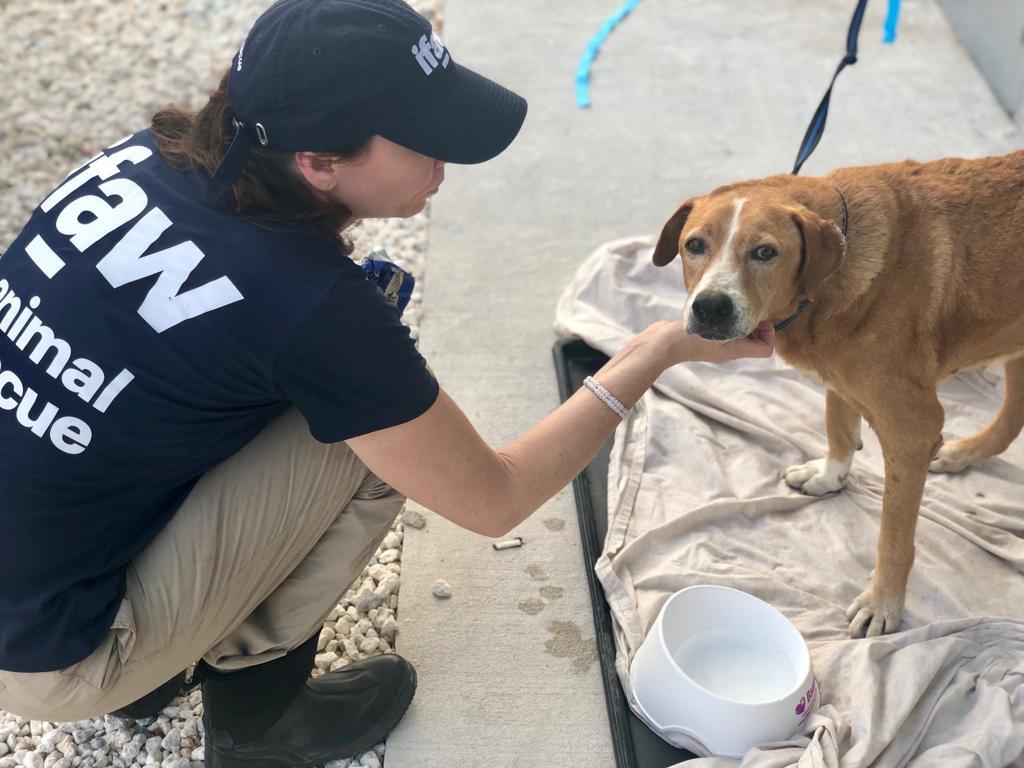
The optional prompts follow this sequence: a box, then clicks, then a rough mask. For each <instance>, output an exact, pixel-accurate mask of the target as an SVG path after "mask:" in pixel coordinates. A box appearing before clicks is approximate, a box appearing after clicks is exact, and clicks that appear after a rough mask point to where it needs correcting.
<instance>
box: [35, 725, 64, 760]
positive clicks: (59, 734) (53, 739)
mask: <svg viewBox="0 0 1024 768" xmlns="http://www.w3.org/2000/svg"><path fill="white" fill-rule="evenodd" d="M63 738H64V731H59V730H50V731H47V732H46V734H45V735H44V736H43V738H42V739H41V740H40V741H39V746H40V747H49V749H47V750H46V753H47V754H49V753H50V752H52V751H53V750H54V749H56V747H57V742H59V741H60V740H61V739H63Z"/></svg>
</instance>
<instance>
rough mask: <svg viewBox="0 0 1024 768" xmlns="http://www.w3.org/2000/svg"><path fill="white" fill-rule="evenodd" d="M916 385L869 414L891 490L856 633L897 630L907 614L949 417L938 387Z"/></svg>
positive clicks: (852, 612) (853, 615) (854, 623)
mask: <svg viewBox="0 0 1024 768" xmlns="http://www.w3.org/2000/svg"><path fill="white" fill-rule="evenodd" d="M914 390H915V388H913V387H910V386H908V387H907V388H906V389H904V390H903V391H904V392H906V393H908V394H910V395H911V396H907V397H898V398H893V399H889V400H887V401H885V402H884V403H880V404H879V408H878V410H875V411H873V412H872V413H870V414H869V420H870V421H871V426H872V427H873V428H874V430H875V432H876V433H877V435H878V440H879V442H880V443H881V446H882V455H883V457H884V459H885V491H884V493H883V495H882V520H881V525H880V528H879V532H878V555H877V562H876V563H875V570H874V572H873V573H872V574H871V582H870V583H869V585H868V588H867V589H866V590H864V592H862V593H861V595H860V596H859V597H858V598H857V599H856V600H854V601H853V604H852V605H851V606H850V608H849V610H848V611H847V618H848V619H849V620H850V637H877V636H878V635H882V634H885V633H887V632H894V631H895V630H896V628H897V627H898V626H899V623H900V616H901V615H902V613H903V601H904V597H905V595H906V590H907V578H908V577H909V576H910V568H911V566H912V565H913V563H914V529H915V527H916V525H917V513H918V509H919V507H920V506H921V495H922V494H923V493H924V483H925V478H926V477H927V476H928V465H929V463H930V462H931V459H932V456H933V455H934V454H935V449H936V446H937V445H938V442H939V441H940V440H941V439H942V420H943V413H942V406H941V405H940V404H939V401H938V398H937V397H936V395H935V392H934V391H932V392H922V391H920V389H919V388H917V391H916V394H915V392H914ZM888 396H889V397H890V398H891V397H892V393H891V392H890V393H889V395H888Z"/></svg>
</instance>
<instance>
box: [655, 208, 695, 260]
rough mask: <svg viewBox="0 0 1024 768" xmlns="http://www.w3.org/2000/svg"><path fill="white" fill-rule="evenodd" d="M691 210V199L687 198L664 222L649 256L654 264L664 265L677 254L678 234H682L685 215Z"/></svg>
mask: <svg viewBox="0 0 1024 768" xmlns="http://www.w3.org/2000/svg"><path fill="white" fill-rule="evenodd" d="M692 210H693V200H687V201H686V202H685V203H683V204H682V205H680V206H679V208H677V209H676V212H675V213H673V214H672V217H671V218H670V219H669V220H668V221H667V222H666V224H665V226H664V227H663V228H662V230H661V237H659V238H658V244H657V245H656V246H655V247H654V255H653V256H652V257H651V261H653V262H654V266H656V267H664V266H665V265H666V264H669V263H671V262H672V260H673V259H674V258H675V257H676V256H678V255H679V235H680V234H682V231H683V227H684V226H685V225H686V217H687V216H689V215H690V211H692Z"/></svg>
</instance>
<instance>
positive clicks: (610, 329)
mask: <svg viewBox="0 0 1024 768" xmlns="http://www.w3.org/2000/svg"><path fill="white" fill-rule="evenodd" d="M650 244H651V241H650V240H649V239H645V238H632V239H628V240H622V241H618V242H615V243H610V244H608V245H606V246H604V247H602V248H600V249H599V250H598V251H597V252H595V253H594V254H593V255H592V256H591V257H590V258H589V259H588V260H587V261H586V262H585V263H584V264H583V265H582V266H581V267H580V269H579V271H578V273H577V275H576V277H575V279H574V280H573V282H572V283H571V284H570V285H569V286H568V288H567V289H566V291H565V293H564V295H563V297H562V299H561V301H560V304H559V307H558V312H557V321H556V330H557V332H558V333H559V335H561V336H565V337H568V336H575V337H580V338H583V339H584V340H586V341H587V342H588V343H589V344H590V345H591V346H593V347H595V348H597V349H600V350H601V351H603V352H605V353H606V354H609V355H610V354H612V353H614V352H615V351H616V350H617V349H618V348H619V347H620V346H621V345H622V344H623V343H624V342H625V341H626V339H628V338H629V337H630V336H631V335H632V334H634V333H636V332H637V331H639V330H641V329H642V328H644V327H646V326H647V325H649V324H650V323H652V322H654V321H656V320H662V319H671V318H675V317H678V314H679V308H680V307H681V306H682V305H683V301H684V296H685V289H684V287H683V284H682V274H681V269H680V266H679V263H678V262H676V263H674V264H673V265H672V266H670V267H667V268H665V269H657V268H655V267H653V266H652V265H651V263H650V258H649V250H650V248H649V246H650ZM781 333H785V331H784V330H783V331H781ZM1002 386H1003V382H1002V371H1001V369H998V368H991V369H984V370H981V371H975V372H971V373H964V374H961V375H958V376H956V377H954V378H953V379H950V380H949V381H947V382H945V383H944V384H943V386H942V387H941V389H940V397H941V400H942V403H943V405H944V407H945V409H946V426H945V430H944V435H945V437H946V438H947V439H950V438H956V437H963V436H967V435H970V434H973V433H974V432H975V431H977V430H978V429H979V428H981V427H982V426H984V425H985V424H986V423H987V422H988V421H989V420H990V419H991V418H992V417H993V416H994V415H995V413H996V411H997V410H998V408H999V404H1000V402H1001V399H1002ZM824 419H825V393H824V390H823V389H821V388H820V387H819V386H817V385H815V384H814V383H811V382H810V381H808V380H806V379H805V378H803V377H802V376H801V375H799V374H798V373H797V372H795V371H794V370H793V369H792V368H790V367H789V366H787V365H786V364H785V363H784V362H783V361H782V360H781V359H779V358H775V359H772V360H767V361H765V360H757V361H747V360H744V361H736V362H733V363H729V364H727V365H725V366H712V365H707V364H702V363H691V364H685V365H681V366H677V367H675V368H674V369H672V370H670V371H668V372H666V373H665V374H664V375H663V376H662V377H661V378H660V379H659V380H658V382H657V384H656V386H655V388H654V389H653V390H652V391H650V392H649V393H648V394H647V395H646V396H645V397H644V399H643V400H642V401H641V402H640V403H639V404H638V406H637V408H636V409H635V410H634V411H633V412H632V414H631V415H630V416H629V418H628V419H627V420H626V421H625V422H624V423H623V424H622V425H621V426H620V428H619V430H618V432H617V434H616V437H615V447H614V450H613V452H612V456H611V467H610V470H609V478H608V508H609V521H608V523H609V524H608V537H607V540H606V541H605V546H604V552H603V555H602V556H601V558H600V560H599V561H598V563H597V573H598V576H599V578H600V580H601V583H602V584H603V586H604V590H605V593H606V595H607V598H608V602H609V604H610V605H611V610H612V616H613V621H614V629H615V642H616V648H617V652H618V655H617V660H616V667H617V670H618V675H619V679H620V681H621V682H622V685H623V688H624V689H625V690H626V691H627V695H630V694H629V692H630V685H629V675H628V665H629V661H630V660H631V658H632V656H633V654H634V652H635V651H636V649H637V648H638V646H639V644H640V642H641V641H642V639H643V637H644V635H645V633H646V632H647V630H648V628H649V627H650V626H651V624H652V623H653V621H654V619H655V617H656V616H657V612H658V610H659V609H660V607H661V605H662V604H663V603H664V601H665V600H666V599H667V598H668V596H669V595H671V594H672V593H673V592H675V591H677V590H679V589H682V588H684V587H687V586H691V585H694V584H722V585H726V586H730V587H735V588H737V589H741V590H744V591H746V592H749V593H751V594H754V595H757V596H758V597H760V598H761V599H763V600H766V601H767V602H769V603H771V604H772V605H774V606H775V607H776V608H778V609H779V610H780V611H782V612H783V613H784V614H785V615H786V616H787V617H788V618H789V619H790V620H791V621H792V622H793V623H794V624H795V625H796V627H797V628H798V629H799V630H800V632H801V633H803V636H804V637H805V638H806V640H807V642H808V645H809V647H810V649H811V654H812V659H813V663H814V668H815V672H816V675H817V677H818V679H819V681H820V682H821V687H822V694H823V695H822V707H821V709H820V710H819V712H818V713H817V714H816V715H815V716H814V717H812V718H811V719H810V720H809V722H808V724H807V726H806V729H805V731H804V732H802V733H801V734H799V735H797V736H796V737H794V738H793V739H791V740H789V741H787V742H785V743H778V744H771V745H763V746H761V747H760V748H756V749H753V750H751V751H750V752H748V753H747V755H746V756H745V757H744V759H743V760H742V761H735V760H730V759H720V758H706V759H703V760H698V761H695V762H692V763H687V766H693V767H694V768H710V767H712V766H713V767H714V768H724V767H725V766H736V765H743V766H752V767H753V766H756V767H757V768H768V767H769V766H770V767H771V768H776V767H778V768H781V767H782V766H800V767H801V768H804V767H805V766H806V767H807V768H810V767H812V766H813V767H814V768H825V767H826V766H827V767H828V768H834V767H836V766H849V767H850V768H854V767H857V768H859V767H860V766H917V767H924V766H943V767H944V768H960V767H961V766H962V767H963V768H967V766H972V767H982V768H991V767H994V766H1006V765H1024V757H1022V755H1024V576H1022V574H1021V569H1022V566H1024V538H1022V536H1024V437H1022V438H1021V439H1019V440H1018V441H1017V442H1016V443H1015V444H1014V445H1013V446H1011V447H1010V449H1009V450H1008V451H1007V452H1006V453H1005V454H1004V455H1003V456H1001V457H998V458H995V459H990V460H988V461H986V462H983V463H981V464H980V465H978V466H976V467H974V468H971V469H970V470H968V471H967V472H965V473H963V474H961V475H953V476H942V475H937V476H936V475H933V476H931V477H930V478H929V480H928V484H927V487H926V489H925V496H924V501H923V502H922V506H921V514H920V519H919V522H918V527H917V560H916V563H915V566H914V570H913V572H912V574H911V576H910V582H909V585H908V590H907V603H906V610H905V612H904V615H903V622H902V624H901V625H900V631H899V632H898V633H896V634H893V635H889V636H886V637H882V638H877V639H872V640H850V639H849V638H848V636H847V621H846V618H845V615H844V614H845V610H846V607H847V606H848V605H849V604H850V602H851V601H852V600H853V599H854V598H855V597H856V596H857V595H858V594H859V593H860V592H861V590H862V589H863V588H864V586H865V585H866V583H867V579H868V575H869V573H870V571H871V568H872V567H873V564H874V559H875V542H876V538H877V535H878V523H879V513H880V510H881V494H882V482H883V472H882V460H881V453H880V450H879V446H878V443H877V440H876V439H875V437H874V435H873V433H871V431H870V429H868V428H867V427H866V426H865V428H864V450H862V451H861V452H859V453H858V454H857V457H856V460H855V462H854V465H853V470H852V473H851V475H850V478H849V482H848V484H847V488H846V490H845V491H843V492H842V493H840V494H838V495H833V496H830V497H827V498H823V499H816V498H810V497H807V496H803V495H801V494H800V493H798V492H796V491H793V490H791V489H789V488H788V487H787V486H786V484H785V483H784V482H783V480H782V472H783V470H784V469H785V468H786V467H788V466H789V465H791V464H796V463H802V462H804V461H807V460H809V459H814V458H819V457H821V456H823V455H824V453H825V450H826V445H827V443H826V437H825V420H824Z"/></svg>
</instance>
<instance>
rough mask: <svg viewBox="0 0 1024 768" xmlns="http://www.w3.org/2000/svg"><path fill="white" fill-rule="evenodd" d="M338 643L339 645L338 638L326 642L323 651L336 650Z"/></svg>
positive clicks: (331, 651)
mask: <svg viewBox="0 0 1024 768" xmlns="http://www.w3.org/2000/svg"><path fill="white" fill-rule="evenodd" d="M338 645H340V642H339V641H338V640H331V642H329V643H328V644H327V647H326V648H324V651H325V652H326V653H334V652H335V651H337V650H338Z"/></svg>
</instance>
